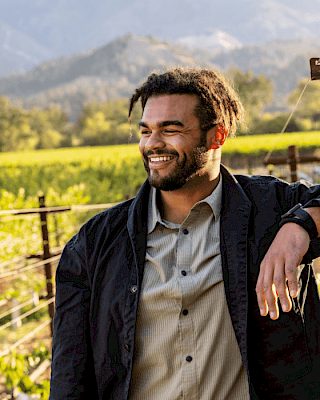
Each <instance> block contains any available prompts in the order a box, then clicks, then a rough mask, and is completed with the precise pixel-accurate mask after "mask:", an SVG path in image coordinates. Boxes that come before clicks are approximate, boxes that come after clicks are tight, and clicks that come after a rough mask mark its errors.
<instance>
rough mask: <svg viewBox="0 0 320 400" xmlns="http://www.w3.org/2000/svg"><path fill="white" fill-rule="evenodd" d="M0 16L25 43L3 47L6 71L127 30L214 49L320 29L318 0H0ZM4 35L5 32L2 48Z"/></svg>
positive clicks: (26, 67) (1, 42) (0, 71)
mask: <svg viewBox="0 0 320 400" xmlns="http://www.w3.org/2000/svg"><path fill="white" fill-rule="evenodd" d="M0 19H1V20H2V21H3V23H5V24H6V30H7V32H8V29H9V30H10V31H11V32H12V35H13V36H15V37H17V35H19V42H20V43H21V46H20V45H19V46H14V47H15V49H18V50H19V52H21V54H20V53H19V54H18V53H15V57H11V55H10V54H9V53H6V58H5V62H6V63H0V76H3V75H6V74H7V73H8V72H10V71H16V72H19V71H20V70H21V69H24V70H26V71H28V70H30V69H31V68H32V67H33V66H35V65H37V64H38V62H41V61H44V60H48V59H52V58H53V57H54V58H57V57H61V56H70V55H73V54H76V53H80V52H83V51H89V50H91V49H92V48H93V47H100V46H104V45H105V44H106V43H108V42H110V41H112V40H114V39H116V38H117V37H119V36H122V35H124V34H128V33H129V32H133V33H134V34H135V35H137V36H139V35H144V36H148V35H154V36H155V37H157V38H160V39H161V40H169V41H171V42H177V43H183V44H189V45H190V44H192V45H193V46H196V47H201V48H205V49H210V50H213V49H214V50H228V49H229V50H230V49H233V48H238V47H239V46H247V45H252V44H262V43H266V42H268V41H271V40H278V39H279V40H283V39H290V38H312V37H316V36H319V24H320V1H319V0H304V1H301V0H259V1H256V0H242V1H239V0H224V1H221V0H197V1H194V0H148V1H145V0H117V1H111V0H93V1H91V2H88V1H87V0H77V1H76V2H74V1H70V0H59V1H49V0H34V1H27V0H1V1H0ZM0 29H1V27H0ZM13 36H12V37H13ZM31 39H32V41H33V42H32V43H31ZM6 40H7V37H6V36H2V35H1V33H0V49H4V45H5V41H6ZM35 44H37V46H38V50H39V53H38V51H37V52H36V53H37V54H35ZM40 46H41V47H42V49H40ZM22 53H23V54H22ZM27 58H28V59H29V61H28V62H26V59H27Z"/></svg>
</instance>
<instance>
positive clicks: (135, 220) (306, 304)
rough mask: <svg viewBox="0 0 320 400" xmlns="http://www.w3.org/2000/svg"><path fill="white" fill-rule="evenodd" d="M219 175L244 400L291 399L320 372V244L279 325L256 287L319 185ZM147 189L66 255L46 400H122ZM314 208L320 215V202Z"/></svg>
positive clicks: (82, 234)
mask: <svg viewBox="0 0 320 400" xmlns="http://www.w3.org/2000/svg"><path fill="white" fill-rule="evenodd" d="M221 171H222V176H223V197H222V213H221V255H222V268H223V277H224V284H225V293H226V298H227V303H228V307H229V312H230V315H231V320H232V324H233V328H234V331H235V335H236V338H237V341H238V345H239V348H240V351H241V355H242V361H243V364H244V366H245V368H246V370H247V372H248V379H249V383H250V390H251V398H252V399H253V398H259V399H264V398H265V399H271V398H275V399H279V398H285V394H287V393H289V395H290V394H291V397H289V398H290V399H294V398H296V397H294V396H295V395H296V393H297V390H298V389H297V388H298V387H299V388H300V389H301V383H306V382H307V384H309V383H308V382H309V381H308V379H309V377H310V379H311V378H312V377H313V375H312V371H313V370H315V365H316V364H320V361H319V358H320V338H319V335H320V332H319V328H318V327H319V326H320V307H319V296H318V289H317V285H316V282H315V277H314V274H313V270H312V267H311V264H309V263H310V261H311V260H312V259H313V258H315V257H318V256H320V245H319V239H316V240H314V241H313V242H312V243H311V245H310V248H309V251H308V253H307V254H306V256H305V258H304V260H303V263H304V264H303V265H302V266H301V267H299V273H300V279H299V284H300V288H301V290H300V294H299V296H298V297H297V298H296V299H293V310H292V311H291V312H289V313H281V314H280V318H279V319H278V320H276V321H272V320H270V319H269V317H261V316H260V314H259V308H258V303H257V300H256V294H255V285H256V281H257V277H258V273H259V266H260V263H261V261H262V259H263V257H264V255H265V253H266V251H267V249H268V247H269V246H270V244H271V242H272V240H273V239H274V237H275V235H276V233H277V231H278V224H279V221H280V216H281V215H282V214H284V213H285V212H286V211H288V210H289V209H290V208H292V207H293V206H294V205H295V204H297V203H302V204H303V205H305V204H306V203H307V202H309V201H310V200H311V199H314V198H317V197H318V198H320V185H318V186H313V187H309V186H308V185H307V184H304V183H295V184H291V185H289V184H287V183H286V182H284V181H281V180H278V179H276V178H273V177H269V176H252V177H249V176H242V175H238V176H235V177H234V176H232V175H231V174H230V173H229V172H228V171H227V170H226V169H225V168H224V167H223V166H222V167H221ZM149 189H150V186H149V184H148V182H145V183H144V185H143V186H142V188H141V190H140V192H139V193H138V195H137V197H136V198H134V199H130V200H128V201H126V202H124V203H122V204H120V205H117V206H116V207H113V208H111V209H109V210H106V211H104V212H102V213H100V214H98V215H96V216H95V217H93V218H92V219H91V220H89V221H88V222H87V223H86V224H85V225H84V226H83V227H82V228H81V230H80V231H79V233H78V234H77V235H75V236H74V237H73V238H72V239H71V240H70V242H69V243H68V244H67V245H66V247H65V249H64V252H63V255H62V257H61V261H60V263H59V266H58V269H57V276H56V314H55V320H54V339H53V360H52V379H51V396H50V399H51V400H67V399H92V400H93V399H100V400H102V399H117V400H124V399H127V398H128V389H129V385H130V379H131V371H132V363H133V353H134V334H135V323H136V312H137V305H138V299H139V291H140V287H141V281H142V277H143V267H144V258H145V250H146V232H147V210H148V195H149ZM312 204H313V205H316V206H317V205H318V206H320V199H319V200H313V202H312ZM319 381H320V379H319ZM319 384H320V382H319ZM292 388H293V389H292ZM288 390H289V391H288ZM304 390H305V389H304ZM318 390H319V392H320V386H319V389H318ZM303 393H305V391H304V392H303ZM273 396H274V397H273ZM281 396H283V397H281ZM319 397H320V396H319ZM212 398H213V399H214V394H213V397H212ZM297 398H299V399H300V398H301V397H297ZM305 398H307V397H305ZM164 400H171V399H164ZM199 400H201V399H199Z"/></svg>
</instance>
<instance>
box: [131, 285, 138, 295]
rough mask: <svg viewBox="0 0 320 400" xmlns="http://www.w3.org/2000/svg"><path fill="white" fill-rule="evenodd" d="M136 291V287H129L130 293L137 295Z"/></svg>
mask: <svg viewBox="0 0 320 400" xmlns="http://www.w3.org/2000/svg"><path fill="white" fill-rule="evenodd" d="M137 291H138V286H136V285H134V286H131V288H130V292H131V293H137Z"/></svg>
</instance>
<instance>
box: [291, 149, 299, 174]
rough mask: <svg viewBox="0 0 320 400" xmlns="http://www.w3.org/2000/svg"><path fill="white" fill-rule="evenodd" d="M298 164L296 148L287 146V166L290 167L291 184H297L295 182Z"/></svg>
mask: <svg viewBox="0 0 320 400" xmlns="http://www.w3.org/2000/svg"><path fill="white" fill-rule="evenodd" d="M298 162H299V154H298V149H297V148H296V146H289V147H288V164H289V167H290V173H291V182H297V180H298V173H297V166H298Z"/></svg>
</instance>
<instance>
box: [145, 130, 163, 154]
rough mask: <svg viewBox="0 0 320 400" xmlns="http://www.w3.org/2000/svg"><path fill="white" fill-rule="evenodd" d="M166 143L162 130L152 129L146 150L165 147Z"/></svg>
mask: <svg viewBox="0 0 320 400" xmlns="http://www.w3.org/2000/svg"><path fill="white" fill-rule="evenodd" d="M165 146H166V144H165V142H164V140H163V138H162V135H161V134H160V132H157V131H152V132H151V134H150V136H149V137H148V140H147V142H146V144H145V148H146V150H155V149H161V148H163V147H165Z"/></svg>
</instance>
